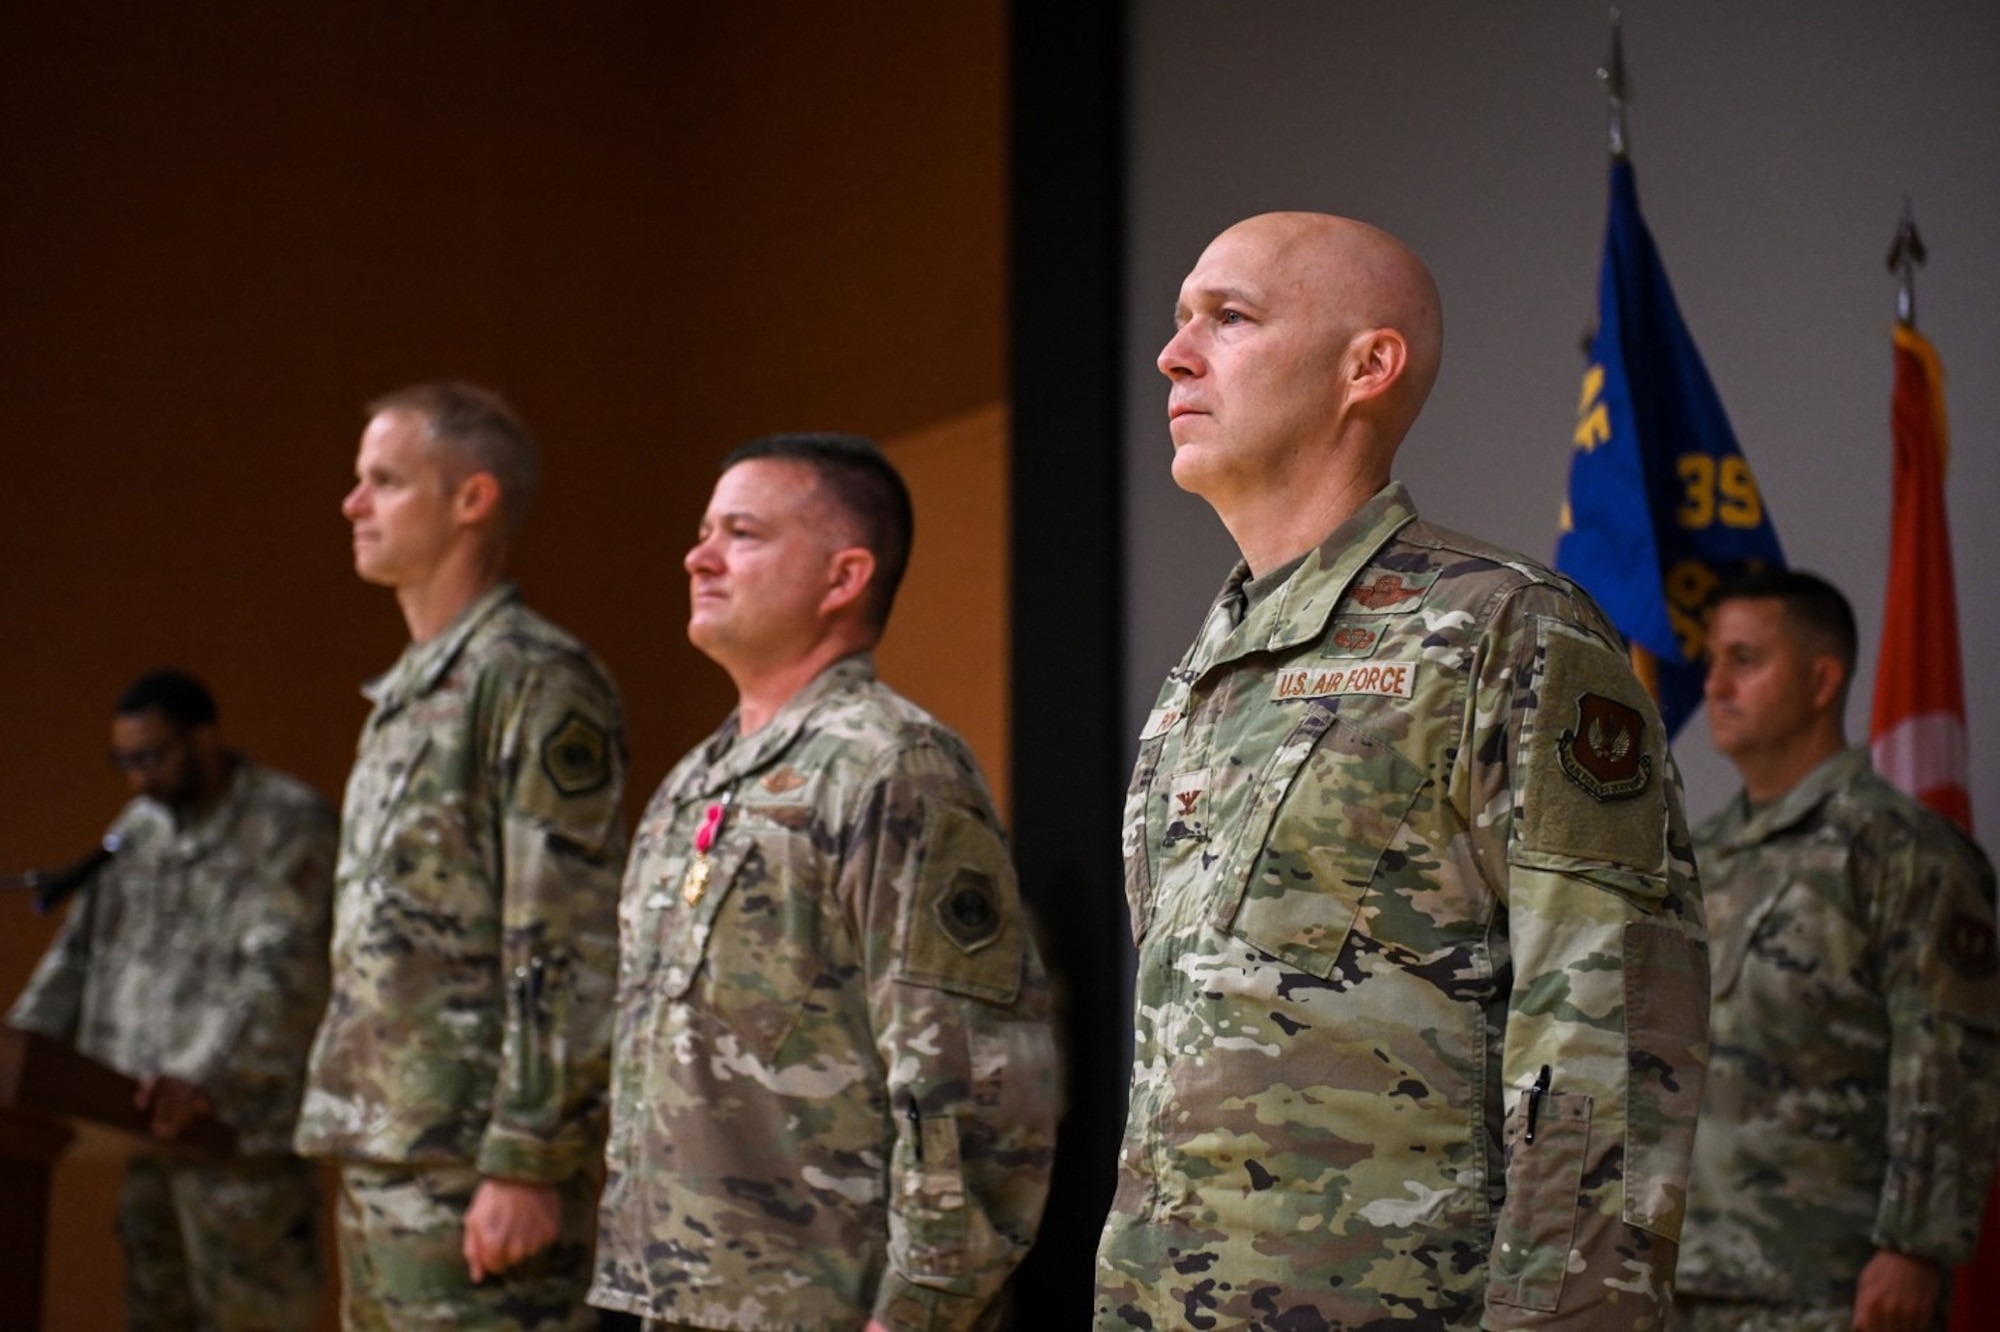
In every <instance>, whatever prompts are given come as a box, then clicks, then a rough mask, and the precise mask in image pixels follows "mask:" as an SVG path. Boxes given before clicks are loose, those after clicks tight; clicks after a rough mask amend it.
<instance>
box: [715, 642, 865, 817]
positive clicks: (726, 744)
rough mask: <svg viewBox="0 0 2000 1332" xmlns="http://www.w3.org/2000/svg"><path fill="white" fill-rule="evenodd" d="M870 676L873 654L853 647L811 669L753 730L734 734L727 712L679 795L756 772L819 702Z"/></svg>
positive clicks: (772, 758)
mask: <svg viewBox="0 0 2000 1332" xmlns="http://www.w3.org/2000/svg"><path fill="white" fill-rule="evenodd" d="M874 679H875V662H874V659H873V658H871V657H870V656H869V655H868V654H867V653H866V652H857V653H855V654H854V655H853V656H851V657H842V658H841V659H840V660H839V661H836V662H835V663H833V665H831V666H829V667H827V668H826V669H825V670H823V671H821V672H820V673H819V674H818V675H815V676H814V677H813V678H812V679H811V680H810V681H808V682H807V683H806V686H805V687H804V688H803V689H801V690H799V692H798V693H796V694H793V695H792V696H791V697H790V698H789V699H787V700H785V705H784V706H783V707H781V708H779V709H778V711H777V713H776V714H775V715H773V716H772V718H771V720H770V721H768V722H765V723H764V725H763V726H762V727H761V728H760V729H759V730H758V731H757V733H756V734H755V735H752V736H749V737H744V736H742V735H739V734H738V733H737V730H736V726H737V721H738V715H737V714H736V713H734V712H732V713H730V714H729V720H727V721H725V722H724V723H723V724H722V727H721V729H719V730H718V731H716V733H715V735H714V736H713V737H711V738H710V739H709V740H708V741H707V742H705V743H704V745H703V751H704V754H703V757H704V760H705V761H704V762H703V763H702V764H701V765H700V766H699V767H698V768H696V769H695V770H694V771H692V772H690V773H689V774H688V781H687V784H686V785H685V786H684V787H683V788H682V790H681V792H680V794H681V796H682V798H698V797H701V796H706V795H712V794H714V793H715V792H718V791H721V790H724V789H725V788H728V787H731V786H734V785H735V784H736V783H737V782H740V781H742V780H743V779H744V778H745V777H748V776H749V775H750V774H752V773H755V772H761V771H762V770H763V769H765V768H767V767H769V766H770V765H771V764H772V763H774V762H776V761H777V759H778V757H779V756H780V755H782V754H784V753H785V752H786V751H787V750H789V749H790V748H791V747H792V742H793V741H795V740H796V739H797V738H798V736H799V733H800V732H802V731H804V730H805V729H806V726H807V724H808V723H809V722H810V721H811V720H812V716H813V713H814V712H816V711H817V710H818V709H819V707H820V705H821V704H822V703H824V702H826V701H827V700H828V699H830V698H832V697H834V696H835V695H837V694H844V693H848V692H850V691H852V690H855V689H858V688H860V687H861V686H863V685H866V684H870V683H872V682H873V681H874Z"/></svg>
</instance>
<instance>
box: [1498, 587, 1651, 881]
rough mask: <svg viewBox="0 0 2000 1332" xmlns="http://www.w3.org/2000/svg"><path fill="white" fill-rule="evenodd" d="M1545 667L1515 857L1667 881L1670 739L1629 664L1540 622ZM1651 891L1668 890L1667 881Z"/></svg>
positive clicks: (1524, 740)
mask: <svg viewBox="0 0 2000 1332" xmlns="http://www.w3.org/2000/svg"><path fill="white" fill-rule="evenodd" d="M1535 635H1536V638H1537V640H1538V642H1539V643H1540V651H1539V656H1540V659H1541V660H1540V667H1541V669H1540V670H1539V672H1538V673H1537V675H1536V677H1535V678H1534V679H1533V681H1532V692H1530V693H1528V694H1527V695H1526V698H1525V700H1524V699H1523V697H1522V696H1521V695H1520V694H1518V693H1517V695H1516V699H1515V706H1516V707H1517V708H1518V707H1520V706H1521V704H1522V702H1524V701H1527V702H1529V703H1530V706H1528V707H1527V708H1526V710H1525V711H1524V712H1523V713H1522V714H1521V722H1520V725H1521V753H1520V757H1519V758H1518V760H1517V761H1516V768H1515V773H1514V781H1515V784H1516V790H1517V791H1518V792H1519V796H1518V803H1517V805H1516V811H1517V814H1518V815H1519V817H1518V818H1517V819H1516V822H1515V825H1514V838H1515V845H1514V848H1513V851H1512V853H1511V854H1514V855H1517V856H1519V855H1527V856H1530V857H1548V856H1560V857H1565V858H1571V859H1577V860H1595V861H1604V862H1608V863H1610V864H1612V865H1620V866H1624V867H1626V868H1627V869H1631V870H1635V871H1637V872H1638V873H1639V874H1640V875H1643V876H1663V875H1664V874H1665V872H1666V868H1667V861H1666V823H1667V818H1666V799H1667V797H1666V788H1667V772H1668V766H1667V764H1668V757H1667V750H1666V743H1665V740H1664V739H1663V738H1662V735H1661V732H1660V728H1659V725H1658V723H1657V722H1656V720H1655V718H1656V717H1657V715H1658V714H1656V713H1655V712H1654V711H1653V709H1652V707H1651V706H1650V705H1649V704H1648V702H1647V699H1646V693H1645V690H1644V688H1643V687H1641V685H1640V684H1639V681H1638V679H1637V678H1636V677H1635V676H1634V675H1633V674H1632V667H1631V663H1630V662H1628V661H1627V660H1626V659H1625V657H1624V656H1623V655H1622V654H1621V653H1619V652H1618V651H1617V650H1616V649H1614V648H1612V647H1611V646H1610V645H1609V644H1607V643H1604V642H1603V641H1601V640H1599V639H1597V638H1596V637H1595V636H1593V635H1589V634H1587V633H1586V632H1584V631H1583V630H1581V629H1578V628H1575V627H1572V626H1570V625H1568V624H1565V623H1563V622H1562V621H1559V620H1549V619H1538V620H1537V622H1536V629H1535ZM1647 883H1648V884H1657V885H1659V886H1660V887H1661V889H1662V890H1664V884H1665V879H1664V878H1663V877H1648V879H1647Z"/></svg>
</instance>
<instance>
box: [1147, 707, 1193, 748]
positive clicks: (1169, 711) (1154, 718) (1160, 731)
mask: <svg viewBox="0 0 2000 1332" xmlns="http://www.w3.org/2000/svg"><path fill="white" fill-rule="evenodd" d="M1186 715H1187V714H1186V713H1185V712H1184V711H1182V710H1181V709H1180V708H1178V707H1172V708H1154V709H1153V710H1152V712H1150V713H1148V714H1147V716H1146V729H1145V730H1143V731H1141V732H1139V738H1140V739H1141V740H1157V739H1159V738H1160V737H1161V736H1163V735H1165V734H1166V733H1167V732H1168V731H1171V730H1173V729H1174V727H1176V726H1179V725H1180V724H1181V718H1182V717H1185V716H1186Z"/></svg>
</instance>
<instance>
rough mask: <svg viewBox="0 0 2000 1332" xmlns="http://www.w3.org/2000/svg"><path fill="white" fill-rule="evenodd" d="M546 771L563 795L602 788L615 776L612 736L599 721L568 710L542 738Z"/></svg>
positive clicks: (583, 792) (543, 762) (550, 782)
mask: <svg viewBox="0 0 2000 1332" xmlns="http://www.w3.org/2000/svg"><path fill="white" fill-rule="evenodd" d="M542 771H543V772H544V773H545V774H547V776H548V779H549V784H550V785H551V786H553V787H555V789H556V790H557V792H559V793H560V794H562V795H565V796H569V797H572V798H574V797H576V796H583V795H589V794H591V793H592V792H593V791H601V790H603V789H604V787H605V785H606V784H607V783H608V782H610V780H611V739H610V737H609V736H607V735H606V734H605V733H604V728H603V727H601V726H599V725H598V724H597V723H596V722H593V721H591V720H590V719H589V718H587V717H584V716H582V715H580V714H578V713H575V712H566V713H564V714H563V718H562V720H561V721H559V722H557V723H556V724H555V726H554V727H553V728H551V729H550V731H549V733H548V734H547V735H546V736H544V737H543V738H542Z"/></svg>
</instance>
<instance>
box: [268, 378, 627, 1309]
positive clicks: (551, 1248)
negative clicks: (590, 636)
mask: <svg viewBox="0 0 2000 1332" xmlns="http://www.w3.org/2000/svg"><path fill="white" fill-rule="evenodd" d="M536 477H537V455H536V450H535V445H534V442H533V440H532V439H531V438H530V436H529V434H528V432H527V430H526V428H525V427H524V426H523V425H522V423H521V421H520V420H519V418H517V417H516V416H515V415H514V413H513V412H512V411H511V410H510V409H509V408H508V407H507V405H506V404H505V403H503V402H502V401H501V400H500V399H499V398H498V397H496V396H495V395H493V394H491V393H489V392H487V391H485V390H483V389H478V388H474V387H471V386H469V385H464V384H452V383H435V384H422V385H418V386H415V387H413V388H409V389H404V390H402V391H400V392H397V393H392V394H390V395H388V396H387V397H384V398H382V399H379V400H378V401H376V402H374V403H372V404H371V405H370V407H369V420H368V425H367V429H366V431H365V432H364V433H363V435H362V438H361V449H360V455H359V457H358V458H357V460H356V463H355V485H354V489H353V490H352V491H351V492H349V494H348V496H347V499H346V501H345V502H344V503H343V505H342V506H341V507H342V512H343V513H344V514H345V515H346V517H347V519H348V520H349V522H350V523H352V525H353V529H354V567H355V571H356V572H357V573H358V574H359V575H360V576H361V577H362V578H363V579H365V580H366V581H368V582H371V583H376V584H379V585H381V586H385V587H389V588H393V589H394V590H395V593H396V601H397V604H398V605H399V606H400V607H401V609H402V612H403V619H404V622H405V623H406V624H407V625H408V627H409V632H410V640H411V641H410V646H409V647H408V648H407V649H406V650H405V651H404V653H403V656H402V658H401V660H399V661H398V662H397V663H396V665H395V666H394V668H392V669H391V670H390V671H389V673H388V674H386V675H384V676H382V677H381V678H380V679H378V680H376V681H374V682H373V683H372V684H370V685H369V686H368V688H367V691H366V692H367V694H368V696H369V698H370V699H371V700H372V701H373V702H374V705H375V706H374V711H373V712H372V713H371V714H370V716H369V718H368V722H367V725H366V727H365V728H364V729H363V731H362V735H361V742H360V747H359V752H358V753H357V755H356V760H355V765H354V771H353V773H352V775H351V776H350V778H349V779H348V786H347V799H346V805H345V808H344V810H343V815H342V827H341V850H340V863H339V872H338V884H337V888H336V898H335V911H334V937H333V997H332V1001H331V1003H330V1004H329V1006H328V1009H327V1014H326V1020H325V1022H324V1023H323V1024H322V1025H321V1027H320V1031H319V1036H318V1040H317V1041H316V1043H315V1045H314V1047H313V1057H312V1069H311V1076H310V1080H309V1085H308V1089H307V1093H306V1099H305V1106H304V1109H303V1110H302V1112H301V1115H300V1123H299V1132H298V1143H299V1148H300V1150H301V1151H304V1152H307V1153H309V1154H312V1155H316V1156H324V1157H330V1158H332V1159H334V1160H335V1161H337V1162H339V1164H340V1175H341V1200H340V1208H339V1232H340V1255H341V1262H342V1266H343V1277H344V1287H343V1296H342V1316H343V1319H344V1321H345V1323H346V1325H347V1326H348V1327H349V1328H366V1329H376V1328H380V1329H399V1328H414V1327H454V1328H466V1329H472V1328H496V1329H571V1328H588V1327H590V1326H592V1322H593V1318H592V1315H591V1313H590V1311H589V1310H588V1309H587V1308H586V1307H585V1305H584V1303H583V1294H584V1289H585V1287H586V1285H587V1283H588V1281H589V1276H590V1257H591V1237H592V1232H593V1223H594V1214H593V1203H594V1199H595V1194H596V1181H597V1176H598V1168H599V1162H600V1159H601V1149H602V1129H603V1122H604V1091H605V1081H606V1049H607V1041H608V1037H609V1027H610V1016H611V1014H610V1001H611V990H612V980H613V967H614V965H615V958H616V934H615V931H616V909H617V907H616V902H617V884H618V874H619V870H620V867H621V866H622V864H623V860H624V851H625V836H624V831H623V828H622V826H621V824H620V821H619V793H620V791H621V789H622V785H623V780H624V767H625V738H624V721H623V714H622V709H621V706H620V703H619V699H618V694H617V691H616V690H615V689H614V688H613V686H612V684H611V681H610V679H609V678H608V677H607V676H606V674H605V672H604V670H603V668H602V667H601V666H600V665H599V664H598V663H597V661H596V660H595V659H594V658H593V657H592V656H591V655H590V653H589V652H588V651H587V650H586V649H585V648H584V646H583V645H582V644H581V643H579V642H577V640H576V639H574V638H572V637H571V636H570V635H568V634H566V633H564V632H563V631H562V630H561V629H558V628H556V627H555V626H554V625H552V624H550V623H549V622H548V621H546V620H544V619H542V618H541V617H540V616H538V615H536V614H535V613H534V612H532V611H530V610H529V609H528V608H527V607H526V606H524V605H523V604H522V603H521V599H520V596H519V594H518V593H517V592H516V591H515V589H514V588H513V586H512V585H511V584H508V583H506V582H503V581H502V572H503V569H504V566H505V563H506V557H507V550H508V544H509V541H510V539H511V537H512V536H513V534H514V532H515V531H516V530H517V528H518V526H519V524H520V522H521V519H522V517H523V516H524V514H525V512H526V510H527V506H528V501H529V499H530V497H531V496H532V494H533V491H534V487H535V481H536Z"/></svg>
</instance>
